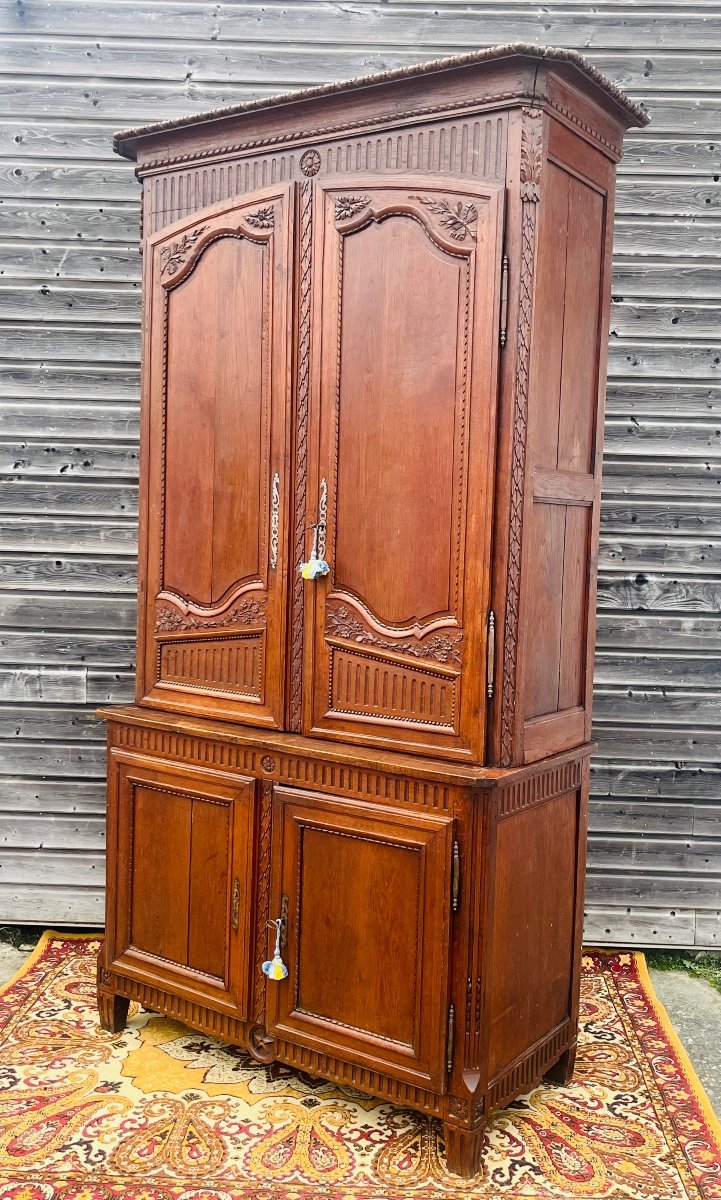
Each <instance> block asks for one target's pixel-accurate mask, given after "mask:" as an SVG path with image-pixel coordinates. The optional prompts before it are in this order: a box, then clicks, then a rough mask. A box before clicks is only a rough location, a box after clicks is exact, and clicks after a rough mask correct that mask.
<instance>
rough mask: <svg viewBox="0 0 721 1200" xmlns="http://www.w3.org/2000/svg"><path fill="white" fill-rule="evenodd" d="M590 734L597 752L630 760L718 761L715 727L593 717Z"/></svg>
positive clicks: (717, 737) (716, 731) (717, 742)
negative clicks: (636, 723)
mask: <svg viewBox="0 0 721 1200" xmlns="http://www.w3.org/2000/svg"><path fill="white" fill-rule="evenodd" d="M593 736H594V739H595V740H596V741H597V742H598V750H599V754H601V755H607V756H608V757H613V758H614V759H619V758H621V759H624V758H625V759H628V760H630V761H631V762H639V761H644V760H647V761H650V762H653V761H654V760H656V759H662V760H667V761H671V762H675V763H692V764H693V763H718V758H719V734H718V730H715V729H709V730H706V729H696V728H695V727H694V726H688V725H685V726H683V727H682V728H677V727H675V726H672V725H669V726H665V725H654V724H652V723H650V722H649V723H648V724H644V725H643V726H642V727H641V728H638V729H635V728H633V727H632V726H630V725H621V724H618V723H611V722H608V723H607V722H606V721H604V720H597V721H596V720H594V724H593Z"/></svg>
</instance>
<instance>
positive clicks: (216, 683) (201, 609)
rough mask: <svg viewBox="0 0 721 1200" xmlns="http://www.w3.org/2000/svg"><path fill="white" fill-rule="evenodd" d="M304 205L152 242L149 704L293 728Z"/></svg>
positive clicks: (266, 203) (146, 581) (143, 641)
mask: <svg viewBox="0 0 721 1200" xmlns="http://www.w3.org/2000/svg"><path fill="white" fill-rule="evenodd" d="M292 199H293V195H292V191H291V188H290V186H286V187H278V188H272V189H265V190H264V191H262V192H255V193H254V194H252V195H249V196H245V197H244V198H243V199H242V200H238V199H237V198H236V199H235V200H233V201H228V202H226V203H225V204H222V205H215V206H214V207H213V208H209V209H206V210H204V211H202V212H200V213H196V215H195V216H194V217H193V218H192V220H190V219H189V220H186V221H184V222H182V223H179V224H176V225H173V226H172V227H171V228H170V229H169V230H168V229H166V230H163V231H161V233H159V234H157V235H156V236H155V237H154V238H152V239H151V240H150V243H149V245H148V251H147V260H148V261H147V265H146V278H145V303H146V323H147V328H146V337H145V343H144V353H145V362H144V389H145V393H144V405H145V422H144V428H143V447H142V454H141V460H142V467H143V471H142V474H143V480H144V484H145V491H144V494H143V503H142V507H141V512H142V521H141V534H142V535H143V544H142V546H141V563H144V567H142V568H141V569H142V571H143V576H144V578H141V610H142V611H141V620H140V647H139V660H140V661H139V674H138V688H139V695H138V699H140V700H142V699H143V698H147V699H148V700H150V701H151V702H152V704H153V705H154V706H156V707H161V708H168V709H173V710H178V711H190V712H203V713H207V714H208V715H212V716H219V717H231V718H237V719H240V720H243V721H244V722H246V723H252V724H256V725H266V726H280V725H281V724H282V712H283V702H284V687H283V677H284V671H283V648H284V638H285V608H286V604H285V595H286V590H287V574H288V572H287V521H286V511H287V509H288V500H289V497H288V488H289V479H288V471H287V461H286V459H287V427H288V425H289V413H290V401H289V337H290V332H291V331H290V315H289V314H290V311H291V304H290V295H291V285H292V278H291V275H292V271H291V258H292V225H293V211H292V203H291V201H292Z"/></svg>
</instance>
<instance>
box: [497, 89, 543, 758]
mask: <svg viewBox="0 0 721 1200" xmlns="http://www.w3.org/2000/svg"><path fill="white" fill-rule="evenodd" d="M542 164H543V115H542V113H541V111H540V110H539V109H537V108H524V109H523V125H522V128H521V163H520V167H521V170H520V176H521V200H522V206H521V263H520V273H519V299H518V328H517V331H516V378H515V382H514V401H513V446H512V451H511V503H510V519H509V538H508V578H507V582H506V609H505V620H504V631H503V639H504V640H503V688H502V697H501V765H502V766H504V767H508V766H510V765H511V762H512V760H513V733H514V723H515V706H516V659H517V652H518V609H519V601H520V579H521V550H522V541H523V481H524V473H525V465H526V434H527V430H528V372H529V366H530V355H531V315H532V306H533V272H534V264H535V252H536V205H537V203H538V201H539V199H540V196H541V191H540V184H541V170H542Z"/></svg>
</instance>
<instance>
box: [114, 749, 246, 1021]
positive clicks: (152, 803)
mask: <svg viewBox="0 0 721 1200" xmlns="http://www.w3.org/2000/svg"><path fill="white" fill-rule="evenodd" d="M108 776H109V796H110V804H109V814H108V835H109V836H108V842H109V845H108V854H109V863H110V866H109V870H108V886H109V888H115V902H114V903H112V897H110V900H111V903H110V904H109V906H108V911H109V912H110V913H111V914H114V922H115V924H114V928H109V929H108V935H107V936H108V942H109V965H111V966H112V964H113V963H115V964H116V965H117V966H118V969H121V970H122V972H123V974H125V975H129V976H131V977H133V978H135V979H137V980H139V981H140V982H141V983H146V984H148V985H150V986H154V985H155V986H158V987H161V988H163V987H167V988H170V989H172V990H173V991H175V992H177V993H179V994H180V995H183V996H185V997H187V998H188V999H191V1000H195V1001H196V1002H198V1003H201V1004H209V1005H212V1006H213V1007H216V1008H220V1009H222V1010H223V1011H225V1012H229V1013H231V1014H232V1015H233V1016H235V1017H239V1018H240V1019H241V1020H243V1019H245V1018H246V1017H247V1015H248V1003H249V999H248V997H249V986H250V973H251V964H250V953H251V951H250V945H251V933H250V931H251V921H252V908H253V890H252V887H253V884H252V881H253V844H254V835H253V828H254V815H255V814H254V807H255V806H254V800H255V783H254V781H253V780H251V779H247V780H243V779H240V780H239V779H232V778H230V777H228V776H225V775H222V774H220V773H219V774H208V773H205V772H201V771H197V770H194V769H191V768H187V767H181V766H173V767H170V766H165V765H162V764H160V763H158V762H157V761H150V762H148V761H147V760H144V759H142V758H138V757H135V756H133V755H124V754H119V753H118V752H113V753H112V754H111V758H110V763H109V772H108Z"/></svg>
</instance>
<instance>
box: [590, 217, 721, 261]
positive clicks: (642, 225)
mask: <svg viewBox="0 0 721 1200" xmlns="http://www.w3.org/2000/svg"><path fill="white" fill-rule="evenodd" d="M613 247H614V251H615V253H616V254H623V255H626V256H629V255H635V256H638V257H639V258H644V257H650V256H652V255H653V256H654V257H657V256H659V255H666V256H668V258H669V259H671V260H673V261H674V262H675V261H676V260H678V259H679V258H682V257H683V258H684V259H686V260H687V261H688V260H689V259H693V258H696V257H699V258H707V259H714V258H715V257H716V256H717V255H718V253H719V251H720V250H721V225H720V224H719V222H718V221H717V220H711V219H706V220H701V219H699V218H698V217H696V218H695V219H689V218H688V217H685V216H679V215H678V214H677V213H671V214H666V215H665V216H663V217H659V216H649V215H646V216H645V217H643V218H641V217H629V216H622V215H620V214H616V219H615V221H614V234H613Z"/></svg>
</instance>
